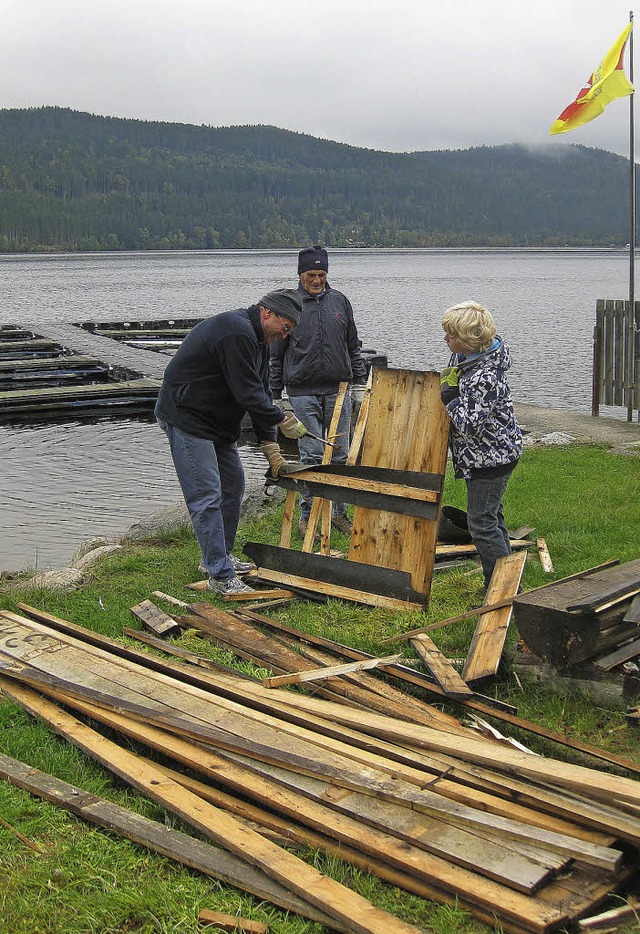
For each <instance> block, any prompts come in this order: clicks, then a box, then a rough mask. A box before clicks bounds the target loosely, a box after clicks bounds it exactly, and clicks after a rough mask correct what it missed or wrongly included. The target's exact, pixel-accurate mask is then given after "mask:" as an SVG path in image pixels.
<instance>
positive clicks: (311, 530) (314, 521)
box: [302, 382, 349, 590]
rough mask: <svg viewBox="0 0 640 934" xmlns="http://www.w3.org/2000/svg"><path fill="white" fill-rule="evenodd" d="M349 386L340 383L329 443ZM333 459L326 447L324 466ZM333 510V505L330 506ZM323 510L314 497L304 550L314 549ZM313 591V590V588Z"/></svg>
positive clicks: (336, 425)
mask: <svg viewBox="0 0 640 934" xmlns="http://www.w3.org/2000/svg"><path fill="white" fill-rule="evenodd" d="M348 386H349V384H348V383H346V382H342V383H340V385H339V386H338V393H337V396H336V401H335V405H334V407H333V413H332V415H331V422H330V423H329V431H328V436H327V441H335V437H336V434H337V431H338V423H339V421H340V415H341V413H342V406H343V404H344V397H345V395H346V393H347V389H348ZM332 457H333V448H331V447H325V449H324V453H323V455H322V460H321V463H322V464H330V463H331V458H332ZM329 508H331V505H329ZM321 509H322V500H321V499H319V498H318V497H314V498H313V499H312V500H311V513H310V515H309V521H308V524H307V531H306V532H305V536H304V540H303V542H302V550H303V551H307V552H310V551H312V549H313V543H314V540H315V534H316V527H317V525H318V519H319V518H320V512H321ZM329 536H330V529H329V535H327V532H326V530H325V554H326V553H327V552H328V545H327V538H328V537H329ZM311 589H312V590H313V588H311Z"/></svg>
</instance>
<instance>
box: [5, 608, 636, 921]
mask: <svg viewBox="0 0 640 934" xmlns="http://www.w3.org/2000/svg"><path fill="white" fill-rule="evenodd" d="M20 609H21V611H22V612H21V614H14V613H10V612H2V613H1V614H0V650H1V653H0V663H1V664H2V672H3V674H2V677H1V678H0V686H1V688H2V690H3V692H5V693H6V694H7V696H9V697H11V698H13V699H14V700H16V701H17V702H18V703H20V704H22V705H23V706H24V707H25V709H27V710H29V711H30V712H31V713H33V714H34V715H35V716H38V717H41V718H43V719H45V720H46V721H47V722H48V723H49V724H50V725H51V727H52V728H53V729H54V730H56V731H57V732H58V733H60V734H61V735H63V736H65V737H66V738H67V739H68V740H69V741H70V742H73V743H74V744H75V745H77V746H79V747H80V748H81V749H83V750H85V751H86V752H87V753H89V754H90V755H92V756H94V757H95V758H96V759H97V760H98V761H99V762H101V763H102V764H103V765H104V766H105V767H107V768H109V769H111V770H112V771H113V772H114V773H116V774H117V775H119V776H120V777H121V778H123V779H125V780H127V781H129V782H130V783H131V784H133V785H134V786H135V787H136V788H138V789H139V790H141V791H142V792H143V793H145V794H147V795H149V796H150V797H152V798H153V799H154V800H155V801H157V802H158V803H160V804H161V805H162V806H164V807H165V808H166V809H168V810H170V811H172V812H173V813H175V814H178V815H179V816H180V817H181V818H183V819H184V820H185V821H187V822H188V823H190V824H191V825H192V826H194V827H196V828H197V829H198V830H199V831H200V832H202V833H204V834H205V835H206V836H207V837H208V838H209V839H211V840H213V841H214V842H215V843H216V844H218V845H219V846H220V847H222V848H223V849H224V850H226V851H228V853H227V854H221V857H223V858H227V857H228V856H229V853H230V854H231V857H229V858H230V859H231V860H232V863H231V864H230V863H229V861H228V860H227V862H224V859H221V861H220V863H219V864H218V863H216V861H215V859H214V856H213V855H212V854H214V853H217V852H218V851H213V850H212V849H211V848H208V849H207V852H206V853H204V852H203V851H202V847H203V846H204V845H203V844H198V841H195V840H194V849H193V853H194V854H197V856H195V855H194V857H193V859H192V862H191V865H196V864H197V862H198V860H199V861H200V863H201V864H202V867H203V871H206V872H209V873H210V874H214V875H215V874H216V873H217V874H218V875H219V876H220V877H221V878H226V879H228V880H230V881H234V884H238V885H242V886H243V887H245V888H246V889H247V890H248V891H252V892H255V893H256V894H259V895H260V897H263V898H270V899H271V900H273V901H274V902H275V903H276V904H280V905H284V906H285V907H287V908H290V909H291V910H294V911H298V912H299V913H300V914H302V915H305V916H307V917H310V918H314V919H316V920H320V921H321V923H323V924H325V926H326V927H328V928H332V929H335V930H339V931H348V932H358V934H372V932H373V934H376V932H380V934H401V932H407V934H408V932H410V931H415V930H416V929H415V928H413V927H411V926H409V925H407V924H406V923H404V922H402V921H400V920H398V919H397V918H394V917H392V916H390V915H388V914H386V913H385V912H383V911H380V910H379V909H376V908H375V907H374V906H373V905H371V904H370V903H369V902H367V901H366V900H365V899H363V898H361V897H360V896H357V895H355V894H354V893H353V892H351V891H350V890H348V889H346V888H344V887H343V886H340V885H338V884H337V883H335V882H333V881H332V880H331V879H328V878H327V877H324V876H322V875H320V874H319V873H318V872H317V871H316V870H315V869H312V868H311V867H310V866H308V865H307V864H306V863H305V862H303V861H302V860H301V859H299V858H298V857H296V856H294V855H292V853H290V852H289V851H288V850H285V849H283V847H282V846H281V845H279V844H280V843H282V842H283V841H285V842H286V843H287V844H289V845H292V846H295V845H303V844H306V845H310V846H312V847H314V848H317V849H320V850H323V851H325V852H328V853H334V854H337V855H339V856H340V857H341V858H342V859H344V860H346V861H348V862H351V863H353V864H354V865H356V866H359V867H362V868H364V869H366V870H367V871H369V872H372V873H375V874H376V875H378V876H380V877H381V878H382V879H385V880H386V881H388V882H390V883H392V884H394V885H397V886H400V887H402V888H404V889H406V890H407V891H409V892H412V893H416V894H419V895H422V896H424V897H425V898H429V899H434V900H436V901H439V902H444V903H456V904H459V905H460V906H461V907H464V908H466V909H468V910H469V911H471V912H473V913H474V914H475V915H476V916H477V917H478V918H480V919H482V920H484V921H486V922H487V923H489V924H494V923H499V924H500V925H502V927H503V928H504V929H505V930H507V931H513V932H514V934H524V932H540V934H543V932H552V931H556V930H560V929H562V928H565V927H566V926H567V925H571V924H572V923H573V922H575V921H576V919H578V918H580V917H583V916H585V915H589V914H593V912H594V910H595V908H596V906H597V905H598V904H599V903H601V902H602V900H603V899H605V898H606V897H607V896H608V895H609V894H610V893H612V892H613V891H616V890H619V889H621V888H623V887H625V886H626V885H628V883H629V882H630V881H631V880H632V879H633V877H634V875H635V874H637V868H638V857H639V847H640V821H639V820H638V814H639V813H640V785H638V783H637V782H636V781H634V780H632V779H630V778H625V777H621V776H618V775H614V774H610V773H605V772H601V771H599V770H597V769H593V768H586V767H584V766H578V765H571V764H567V763H563V762H560V761H558V760H555V759H549V758H544V757H542V756H538V755H533V754H531V753H527V752H523V751H520V750H518V749H514V748H512V747H511V746H509V745H506V744H504V743H500V742H496V741H495V740H493V739H488V738H485V737H482V736H479V735H478V734H477V733H476V732H474V731H472V730H470V729H468V728H466V727H464V726H463V725H461V724H460V722H459V721H458V720H457V719H455V718H454V717H452V716H450V715H448V714H445V713H443V712H441V711H440V710H438V709H437V708H435V707H432V706H431V705H429V704H428V703H425V702H422V701H419V700H418V699H416V698H409V697H407V695H405V694H403V693H402V692H400V691H399V690H397V689H396V688H391V687H390V686H389V685H387V684H385V683H383V682H382V681H379V680H376V679H375V676H374V675H372V674H371V673H370V672H368V671H367V672H358V673H355V674H353V673H352V674H349V675H346V676H342V677H335V676H334V677H330V678H327V679H326V680H324V681H323V682H321V685H322V687H321V688H320V691H319V693H321V694H322V696H321V697H318V696H313V697H311V696H306V695H303V694H297V693H294V692H292V691H291V690H289V689H285V690H282V689H279V688H275V689H274V688H269V687H266V686H265V685H263V684H261V683H260V682H259V681H256V680H253V679H251V678H248V677H247V676H245V675H238V674H237V673H232V672H229V671H225V670H213V669H211V670H204V668H202V667H198V668H197V669H196V668H194V667H188V666H184V665H179V664H177V663H169V662H162V661H160V660H159V659H158V658H157V657H152V656H150V655H147V654H145V653H142V652H136V651H135V650H133V649H131V648H127V647H125V646H123V645H121V644H119V643H116V642H114V641H112V640H109V639H106V638H105V637H101V636H98V635H96V634H95V633H91V632H89V631H87V630H84V629H82V628H81V627H78V626H74V625H72V624H70V623H67V622H66V621H64V620H60V619H57V618H56V617H51V616H50V615H49V614H46V613H44V612H42V611H38V610H35V609H33V608H31V607H25V606H21V607H20ZM239 613H242V611H239ZM22 614H26V615H22ZM252 615H256V614H252V611H244V613H242V618H240V615H238V614H236V615H235V616H231V615H230V614H228V613H225V612H223V611H222V610H219V609H217V608H215V607H214V606H212V605H211V604H208V603H205V604H195V605H193V606H192V607H190V608H189V611H188V613H187V614H186V615H185V616H183V617H180V618H179V620H178V621H179V623H180V625H181V626H192V627H195V628H197V629H198V630H199V631H200V632H201V633H203V634H204V635H205V636H207V637H209V638H212V639H214V640H215V641H216V642H218V643H219V644H221V645H226V646H228V647H230V648H232V651H234V652H235V654H236V655H239V656H241V657H246V658H252V659H254V660H260V663H261V664H262V665H267V666H268V667H269V668H271V670H272V671H273V672H274V673H284V672H285V671H286V670H287V668H291V667H293V666H295V665H296V664H298V665H299V664H300V663H301V662H302V665H303V666H304V665H312V666H313V667H317V666H318V664H322V663H323V662H322V660H321V659H322V653H321V651H320V648H319V646H318V645H315V646H312V645H309V646H308V647H307V651H308V653H309V654H310V655H311V656H312V657H308V658H306V659H305V658H302V657H301V656H300V655H298V653H297V652H295V651H293V649H292V648H291V647H290V646H288V645H287V642H286V639H284V638H283V636H284V631H283V632H282V633H280V635H279V637H278V638H275V637H274V636H273V635H265V634H264V633H261V632H259V631H258V630H257V629H256V628H255V627H254V625H252V624H251V623H252V622H253V620H252V619H251V617H252ZM293 656H296V657H297V659H298V662H295V660H294V658H293ZM392 668H394V666H393V665H390V666H389V670H391V669H392ZM294 670H295V669H294ZM60 704H62V705H64V709H63V708H62V707H60V706H58V705H60ZM69 710H71V711H73V713H69V712H66V711H69ZM381 711H382V712H381ZM87 717H89V718H91V721H92V722H94V723H95V722H98V723H102V724H105V725H106V726H108V727H109V728H110V729H112V730H115V731H117V732H119V733H120V734H122V735H123V736H124V737H126V738H127V739H126V740H125V741H124V744H123V745H122V746H120V745H118V744H117V743H115V742H113V741H110V740H107V739H105V738H104V737H103V736H101V735H100V734H99V733H97V732H96V731H95V729H94V728H92V727H90V726H87V725H86V722H85V718H87ZM131 739H134V740H135V741H137V742H139V743H141V744H144V745H146V746H148V747H149V748H150V749H151V750H157V751H159V752H161V753H162V756H163V757H164V759H163V761H166V760H167V758H169V759H173V760H174V761H175V768H168V767H165V766H162V767H161V766H159V765H158V764H157V763H155V762H152V761H150V760H148V759H145V758H142V757H141V756H137V755H134V754H133V753H131V752H130V751H129V750H128V741H129V740H131ZM185 767H186V768H187V769H188V770H189V772H190V773H191V772H192V771H195V772H196V773H197V774H198V778H197V779H195V778H191V777H188V776H187V774H185V773H184V771H182V770H183V769H184V768H185ZM0 769H1V774H3V775H5V776H7V777H10V776H11V780H13V781H15V782H16V783H17V784H20V785H21V787H28V788H29V789H30V790H32V791H33V792H34V793H40V794H43V795H44V796H47V795H48V796H49V799H50V800H58V801H59V802H61V803H62V802H63V800H64V796H65V792H64V789H62V790H61V789H60V787H59V784H60V783H58V786H56V787H55V789H54V788H53V785H52V783H53V782H54V780H51V781H50V782H49V784H48V785H47V782H46V781H43V780H42V778H41V777H40V776H37V775H36V776H29V774H27V773H28V772H29V770H25V769H22V770H21V769H20V768H19V766H15V765H12V764H11V763H8V764H7V763H6V762H4V763H0ZM30 782H31V784H30ZM44 786H47V787H48V791H46V790H43V788H44ZM38 788H39V789H40V790H38ZM76 791H77V790H76ZM66 794H67V797H68V798H70V799H73V800H75V801H76V805H75V806H76V813H81V814H85V811H84V810H83V808H82V807H81V806H79V805H78V795H77V793H76V794H75V795H74V794H73V791H68V790H67V792H66ZM103 807H104V805H103V804H102V803H100V802H99V801H98V802H97V803H96V801H95V799H94V798H93V796H91V802H90V803H88V804H87V813H86V815H85V816H87V817H88V818H89V819H92V820H95V821H98V822H99V821H100V820H103V823H104V822H108V821H109V820H111V823H110V824H109V823H108V824H107V825H108V826H112V827H121V826H123V823H126V822H123V821H122V815H119V816H114V815H110V816H109V817H104V818H103V817H101V816H100V814H101V811H102V809H103ZM116 818H117V819H116ZM151 824H152V822H148V825H147V824H137V830H136V833H137V837H135V838H136V839H139V840H140V841H141V842H144V843H147V845H150V846H155V847H156V848H161V847H162V846H164V847H165V849H163V850H162V851H163V852H168V850H167V849H166V846H167V844H166V840H165V841H164V843H161V842H158V841H156V842H154V840H156V834H157V831H156V830H154V828H153V827H152V826H150V825H151ZM122 832H125V831H124V830H123V831H122ZM147 833H148V839H146V838H145V835H146V834H147ZM172 834H175V832H172ZM180 836H182V835H180ZM274 840H277V841H278V842H277V843H276V842H273V841H274ZM178 842H180V840H178ZM183 845H184V844H183ZM176 858H180V857H179V856H176ZM242 864H248V865H245V867H244V868H245V870H246V871H245V873H244V876H243V877H242V878H243V880H244V881H241V872H240V865H242ZM266 892H270V894H265V893H266Z"/></svg>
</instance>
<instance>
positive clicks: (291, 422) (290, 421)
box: [278, 412, 307, 440]
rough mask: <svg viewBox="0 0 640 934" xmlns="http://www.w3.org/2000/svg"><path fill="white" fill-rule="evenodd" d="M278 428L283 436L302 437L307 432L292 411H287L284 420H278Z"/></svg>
mask: <svg viewBox="0 0 640 934" xmlns="http://www.w3.org/2000/svg"><path fill="white" fill-rule="evenodd" d="M278 428H279V429H280V431H281V432H282V434H283V435H284V436H285V438H293V439H294V440H295V439H297V438H304V436H305V435H306V433H307V429H306V428H305V427H304V425H303V424H302V422H301V421H299V420H298V419H297V418H296V417H295V415H294V414H293V412H287V414H286V415H285V417H284V420H283V421H281V422H280V424H279V425H278Z"/></svg>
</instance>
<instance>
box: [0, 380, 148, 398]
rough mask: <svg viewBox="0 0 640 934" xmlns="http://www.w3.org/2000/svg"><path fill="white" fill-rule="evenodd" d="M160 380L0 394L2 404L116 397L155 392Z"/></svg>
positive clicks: (27, 390)
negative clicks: (124, 394)
mask: <svg viewBox="0 0 640 934" xmlns="http://www.w3.org/2000/svg"><path fill="white" fill-rule="evenodd" d="M161 382H162V381H161V380H159V379H149V378H143V377H140V378H139V379H131V380H120V381H118V382H115V381H114V382H109V383H90V384H88V385H86V386H82V385H79V386H66V387H65V386H44V387H42V388H41V389H16V390H8V391H6V392H2V393H0V398H1V399H2V401H3V403H6V402H13V401H15V400H18V399H19V400H25V401H29V400H35V401H38V400H39V399H42V401H43V402H47V401H51V400H55V401H60V400H64V401H68V400H73V399H76V398H79V397H82V396H90V397H93V396H118V395H121V394H123V393H126V394H130V393H132V392H138V391H139V392H145V393H146V392H149V391H150V390H153V391H157V390H158V389H159V388H160V385H161Z"/></svg>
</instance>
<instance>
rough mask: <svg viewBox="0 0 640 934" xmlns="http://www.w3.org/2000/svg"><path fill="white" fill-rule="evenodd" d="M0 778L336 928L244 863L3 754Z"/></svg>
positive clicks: (82, 817) (285, 889) (191, 866)
mask: <svg viewBox="0 0 640 934" xmlns="http://www.w3.org/2000/svg"><path fill="white" fill-rule="evenodd" d="M0 777H2V778H3V779H5V780H6V781H9V782H11V784H13V785H15V786H16V787H17V788H22V789H23V791H28V792H29V794H32V795H34V796H36V797H38V798H41V799H42V800H43V801H49V802H50V803H51V804H56V805H58V807H61V808H64V809H65V810H66V811H69V812H70V813H71V814H74V815H75V816H76V817H79V818H81V819H82V820H85V821H88V822H89V823H91V824H94V825H96V826H98V827H105V828H107V829H108V830H111V831H116V832H117V833H119V834H120V835H121V836H123V837H125V838H126V839H127V840H132V841H133V842H134V843H138V844H140V846H144V847H146V848H147V849H149V850H152V851H153V852H154V853H161V854H162V855H163V856H167V857H169V858H170V859H173V860H175V861H176V862H178V863H181V864H182V865H184V866H188V867H189V868H190V869H196V870H197V871H198V872H202V873H203V874H204V875H207V876H210V877H211V878H213V879H219V880H221V881H222V882H226V883H228V884H229V885H235V886H236V887H237V888H239V889H242V891H244V892H249V893H250V894H251V895H255V896H256V897H257V898H260V899H265V900H266V901H269V902H272V903H273V904H274V905H279V906H280V907H281V908H284V909H285V910H287V911H293V912H295V913H296V914H299V915H301V916H302V917H306V918H310V919H311V920H312V921H318V922H319V923H320V924H324V925H330V924H332V923H333V919H332V917H331V916H330V915H328V914H325V913H324V912H322V911H320V909H319V908H316V907H315V906H314V905H311V903H310V902H307V901H306V900H305V899H303V898H300V896H297V895H295V894H294V893H293V892H291V891H290V890H289V889H288V888H286V887H285V886H283V885H281V884H280V883H278V882H276V881H275V880H273V879H271V878H270V877H269V876H268V875H266V874H265V873H263V872H262V870H260V869H257V868H256V867H254V866H251V865H250V864H249V863H247V862H246V861H245V860H243V859H242V858H240V857H238V856H234V855H233V854H232V853H228V852H227V851H226V850H224V849H220V848H218V847H215V846H212V845H211V844H210V843H205V842H204V841H203V840H199V839H198V838H196V837H191V836H189V835H188V834H185V833H183V832H182V831H180V830H176V829H174V828H170V827H167V826H166V825H165V824H161V823H159V822H158V821H154V820H151V819H150V818H148V817H143V816H142V815H140V814H137V813H135V812H134V811H129V810H127V809H126V808H123V807H122V806H121V805H119V804H114V803H113V802H112V801H107V800H106V799H105V798H101V797H99V796H98V795H95V794H89V793H87V792H85V791H83V790H82V789H81V788H78V787H76V786H75V785H70V784H68V782H65V781H63V780H62V779H60V778H56V777H55V776H53V775H47V774H46V773H45V772H41V771H40V770H39V769H34V768H32V767H31V766H29V765H26V764H25V763H23V762H18V761H17V760H16V759H11V758H10V757H9V756H5V755H4V754H3V753H0Z"/></svg>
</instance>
